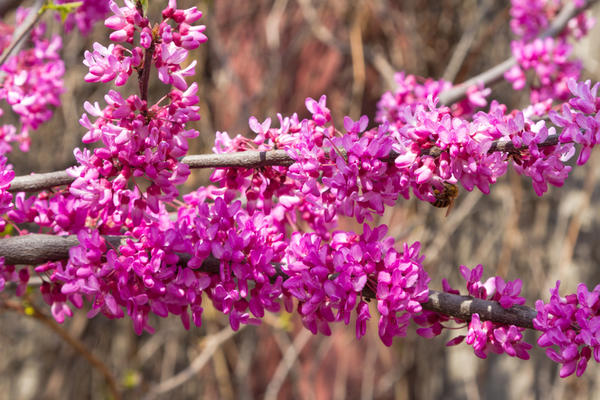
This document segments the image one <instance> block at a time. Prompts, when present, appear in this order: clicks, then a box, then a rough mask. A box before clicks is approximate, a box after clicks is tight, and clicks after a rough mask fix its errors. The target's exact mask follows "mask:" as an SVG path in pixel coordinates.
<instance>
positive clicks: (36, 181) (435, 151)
mask: <svg viewBox="0 0 600 400" xmlns="http://www.w3.org/2000/svg"><path fill="white" fill-rule="evenodd" d="M597 1H598V0H587V1H586V2H585V4H584V6H583V7H582V8H577V7H575V5H574V2H569V3H567V4H566V5H565V6H564V7H563V9H562V10H561V11H560V13H559V14H558V15H557V16H556V18H555V19H554V20H553V21H552V24H551V25H550V27H549V28H548V29H547V30H546V31H544V32H543V33H542V34H541V35H540V37H541V38H544V37H550V36H556V35H558V34H559V33H560V32H562V31H563V30H564V28H565V27H566V25H567V23H568V21H569V20H570V19H571V18H573V17H574V16H576V15H577V14H579V13H581V12H583V11H584V10H585V9H587V8H588V7H590V6H591V5H593V4H594V3H596V2H597ZM7 53H8V51H5V52H4V54H7ZM148 53H150V54H148ZM149 55H151V52H149V51H147V52H146V55H145V58H146V60H148V59H149V58H151V57H149ZM1 60H2V59H0V65H1ZM516 62H517V61H516V59H515V58H514V57H511V58H509V59H508V60H506V61H504V62H503V63H501V64H499V65H497V66H495V67H493V68H491V69H490V70H488V71H485V72H483V73H481V74H479V75H477V76H475V77H473V78H471V79H469V80H467V81H465V82H463V83H461V84H459V85H457V86H455V87H453V88H451V89H449V90H445V91H443V92H442V93H440V99H439V100H440V103H441V104H444V105H450V104H453V103H454V102H456V101H458V100H460V99H462V98H463V97H464V96H465V95H466V92H467V89H468V88H469V87H471V86H473V85H477V84H480V83H481V84H483V85H489V84H492V83H494V82H496V81H498V80H499V79H501V78H502V76H503V74H504V73H505V72H506V71H508V70H509V69H510V68H511V67H513V66H514V65H516ZM148 70H149V68H147V67H146V66H144V68H143V71H142V72H145V73H146V71H148ZM143 81H144V79H141V80H140V90H141V91H142V98H143V97H144V90H143V85H142V83H143ZM146 83H147V82H146ZM557 143H558V138H557V137H549V138H548V139H546V140H545V141H544V142H542V143H540V144H539V146H541V147H543V146H553V145H556V144H557ZM518 150H519V149H516V148H515V147H514V145H513V144H512V143H510V142H505V141H496V142H494V143H493V144H492V147H491V148H490V152H493V151H504V152H518ZM422 154H423V155H432V156H434V157H435V156H439V154H441V149H439V148H438V147H432V148H430V149H427V150H424V151H423V152H422ZM396 157H397V154H395V153H394V152H393V151H392V152H391V153H390V155H389V156H388V159H389V160H393V159H394V158H396ZM182 162H183V163H184V164H187V165H189V166H190V168H223V167H232V168H260V167H264V166H268V165H280V166H289V165H291V164H293V163H294V160H293V159H292V158H291V157H290V156H288V155H287V153H286V152H285V151H283V150H272V151H263V152H259V151H245V152H237V153H227V154H199V155H191V156H187V157H184V158H183V159H182ZM73 180H74V179H73V178H72V177H71V176H69V174H67V172H66V171H55V172H48V173H43V174H36V175H28V176H19V177H16V178H15V179H14V180H13V181H12V183H11V187H10V189H9V190H10V191H11V192H21V191H24V192H35V191H39V190H44V189H49V188H52V187H55V186H62V185H68V184H70V183H71V182H73Z"/></svg>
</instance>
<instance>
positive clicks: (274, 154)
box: [9, 136, 558, 193]
mask: <svg viewBox="0 0 600 400" xmlns="http://www.w3.org/2000/svg"><path fill="white" fill-rule="evenodd" d="M556 144H558V136H549V137H548V138H547V139H546V140H545V141H544V142H542V143H539V144H538V146H539V147H545V146H554V145H556ZM525 149H526V147H522V148H520V149H518V148H516V147H515V146H514V145H513V144H512V142H510V141H505V140H497V141H495V142H493V143H492V146H491V147H490V150H489V152H490V153H491V152H494V151H502V152H506V153H518V152H519V151H521V150H525ZM442 151H443V150H442V149H440V148H439V147H431V148H429V149H424V150H423V151H422V152H421V155H429V156H432V157H438V156H439V155H440V154H441V153H442ZM396 157H398V154H397V153H396V152H394V151H392V152H390V154H389V155H388V156H387V157H386V159H385V161H387V162H394V160H395V159H396ZM181 162H182V163H184V164H187V165H189V167H190V168H226V167H230V168H261V167H266V166H284V167H286V166H290V165H292V164H293V163H294V160H293V159H292V158H291V157H290V156H289V155H288V154H287V153H286V152H285V150H270V151H254V150H252V151H241V152H238V153H222V154H197V155H190V156H186V157H183V158H182V159H181ZM74 180H75V179H74V178H73V177H71V176H70V175H69V174H68V173H67V171H54V172H47V173H42V174H33V175H24V176H17V177H15V179H13V181H12V182H11V184H10V189H9V191H10V192H12V193H15V192H36V191H39V190H45V189H49V188H52V187H56V186H61V185H69V184H71V183H72V182H73V181H74Z"/></svg>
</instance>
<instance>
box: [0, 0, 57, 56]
mask: <svg viewBox="0 0 600 400" xmlns="http://www.w3.org/2000/svg"><path fill="white" fill-rule="evenodd" d="M45 2H46V1H45V0H36V2H35V4H34V5H33V6H32V7H31V9H30V10H29V14H28V15H27V18H25V21H23V23H22V24H20V25H19V26H18V28H17V29H16V30H15V33H14V34H13V39H12V41H11V42H10V45H9V46H8V47H7V48H6V50H4V52H3V53H2V55H0V66H1V65H3V64H4V63H5V62H6V60H7V59H8V57H10V56H11V55H12V53H13V51H14V50H15V48H16V47H17V46H18V45H19V44H20V43H21V41H22V40H23V39H24V38H25V37H26V36H27V35H29V32H31V30H32V29H33V27H34V26H35V24H37V23H38V21H39V20H40V18H41V17H42V15H43V14H44V9H43V8H42V7H43V6H44V3H45Z"/></svg>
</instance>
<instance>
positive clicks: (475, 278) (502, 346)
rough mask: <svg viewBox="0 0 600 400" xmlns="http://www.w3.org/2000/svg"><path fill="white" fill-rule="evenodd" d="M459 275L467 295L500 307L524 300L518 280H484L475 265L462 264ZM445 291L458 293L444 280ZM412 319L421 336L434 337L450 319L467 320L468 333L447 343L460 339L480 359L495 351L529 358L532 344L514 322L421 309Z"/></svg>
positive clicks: (480, 267) (451, 344)
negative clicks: (494, 320) (524, 339)
mask: <svg viewBox="0 0 600 400" xmlns="http://www.w3.org/2000/svg"><path fill="white" fill-rule="evenodd" d="M460 274H461V275H462V277H463V278H464V279H465V281H466V283H467V285H466V286H467V291H468V294H469V295H470V296H472V297H474V298H477V299H484V300H492V301H497V302H498V303H499V304H500V305H501V306H502V307H503V308H510V307H512V306H514V305H522V304H524V303H525V299H524V298H523V297H521V296H519V294H520V293H521V286H522V282H521V280H520V279H516V280H514V281H505V280H504V279H502V278H501V277H498V276H497V277H492V278H489V279H488V280H487V281H485V282H481V277H482V275H483V267H482V266H481V265H478V266H476V267H475V268H473V269H472V270H471V269H469V268H467V267H465V266H461V267H460ZM443 287H444V291H445V292H448V293H453V294H459V292H458V291H457V290H455V289H452V288H451V287H450V285H449V284H448V282H447V281H446V280H444V281H443ZM413 319H414V321H415V322H416V323H417V324H419V325H421V326H422V327H423V328H419V329H417V333H418V334H419V335H421V336H424V337H428V338H431V337H434V336H437V335H439V334H441V332H442V330H443V328H448V327H447V326H445V325H444V324H447V323H448V322H449V321H450V320H454V321H455V322H456V323H458V324H465V323H467V322H468V332H467V335H459V336H457V337H455V338H453V339H452V340H450V341H449V342H448V344H447V345H448V346H454V345H457V344H459V343H462V342H463V341H464V342H466V343H467V344H469V345H471V346H473V349H474V350H475V355H477V356H478V357H480V358H487V355H488V353H489V352H493V353H496V354H502V353H506V354H508V355H509V356H511V357H518V358H521V359H524V360H528V359H529V353H528V351H529V350H530V349H531V347H532V346H531V345H530V344H529V343H526V342H524V341H523V333H522V332H523V331H524V330H525V328H521V327H517V326H514V325H509V326H506V325H502V324H498V323H495V322H492V321H482V320H481V319H480V316H479V315H478V314H476V313H475V314H473V315H472V316H471V320H470V321H463V320H461V319H459V318H449V317H447V316H445V315H442V314H438V313H436V312H433V311H423V312H422V313H421V314H420V315H417V316H415V317H414V318H413Z"/></svg>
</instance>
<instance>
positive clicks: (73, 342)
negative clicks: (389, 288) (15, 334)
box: [2, 300, 123, 400]
mask: <svg viewBox="0 0 600 400" xmlns="http://www.w3.org/2000/svg"><path fill="white" fill-rule="evenodd" d="M2 305H3V306H4V307H5V308H7V309H11V310H14V311H17V312H19V313H21V314H23V315H29V316H31V317H32V318H35V319H36V320H38V321H39V322H41V323H42V324H44V325H46V326H47V327H48V328H50V330H52V331H53V332H54V333H56V334H57V335H58V336H60V337H61V339H62V340H64V341H65V342H66V343H67V344H68V345H69V346H71V347H72V348H73V349H74V350H75V351H76V352H77V353H79V354H80V355H81V356H82V357H83V358H84V359H85V360H86V361H87V362H88V363H89V364H90V365H91V366H92V368H94V369H95V370H96V371H98V372H100V374H101V375H102V376H103V377H104V380H105V381H106V384H107V386H108V389H109V390H110V393H111V395H112V398H113V399H114V400H120V399H122V398H123V397H122V396H121V392H120V391H119V386H118V384H117V380H116V379H115V377H114V375H113V374H112V372H111V371H110V369H109V368H108V367H107V366H106V364H104V362H102V360H100V359H99V358H98V357H96V356H95V355H94V354H93V353H92V352H90V351H89V350H88V348H87V347H86V346H85V344H83V342H82V341H80V340H79V339H77V338H75V337H73V336H71V335H70V334H69V332H67V331H66V330H65V329H64V328H63V327H62V326H60V325H59V324H58V323H57V322H56V321H54V319H52V318H50V317H49V316H47V315H46V314H44V313H42V312H41V311H40V310H39V309H38V308H37V307H36V306H35V305H34V304H33V303H31V304H30V306H31V310H32V313H26V312H25V308H24V307H23V306H22V305H21V304H20V303H18V302H16V301H13V300H3V301H2Z"/></svg>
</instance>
